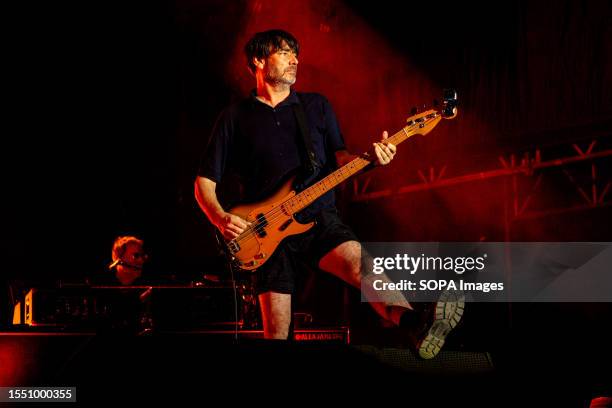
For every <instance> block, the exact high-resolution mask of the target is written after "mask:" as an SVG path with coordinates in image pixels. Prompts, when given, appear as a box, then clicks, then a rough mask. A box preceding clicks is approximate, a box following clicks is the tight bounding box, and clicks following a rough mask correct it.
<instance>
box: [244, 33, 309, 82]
mask: <svg viewBox="0 0 612 408" xmlns="http://www.w3.org/2000/svg"><path fill="white" fill-rule="evenodd" d="M283 41H285V42H286V43H287V45H288V46H289V48H291V50H292V51H293V52H295V54H296V55H297V54H299V52H300V45H299V44H298V40H296V38H295V37H294V36H293V35H291V34H290V33H288V32H287V31H283V30H268V31H262V32H260V33H257V34H255V35H254V36H253V37H251V39H250V40H249V41H248V42H247V43H246V45H245V46H244V53H245V54H246V58H247V66H248V67H249V71H251V73H252V74H254V73H255V64H254V63H253V58H267V57H269V56H270V54H273V53H275V52H276V51H278V50H280V48H281V46H282V44H283Z"/></svg>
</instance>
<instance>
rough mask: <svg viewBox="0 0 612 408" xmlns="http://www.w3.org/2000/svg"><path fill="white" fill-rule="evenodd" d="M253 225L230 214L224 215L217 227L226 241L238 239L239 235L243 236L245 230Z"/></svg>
mask: <svg viewBox="0 0 612 408" xmlns="http://www.w3.org/2000/svg"><path fill="white" fill-rule="evenodd" d="M250 225H251V223H250V222H248V221H246V220H244V219H242V218H240V217H239V216H237V215H234V214H230V213H228V212H226V213H224V214H223V215H222V216H221V217H219V219H218V220H217V222H216V223H215V226H216V227H217V229H219V231H220V232H221V234H222V235H223V238H225V239H226V240H232V239H234V238H236V237H237V236H238V235H240V234H242V233H243V232H244V230H245V229H246V228H247V227H248V226H250Z"/></svg>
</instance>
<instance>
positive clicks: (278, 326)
mask: <svg viewBox="0 0 612 408" xmlns="http://www.w3.org/2000/svg"><path fill="white" fill-rule="evenodd" d="M259 305H260V307H261V316H262V320H263V327H264V338H266V339H282V340H287V337H288V336H289V324H290V323H291V295H289V294H285V293H276V292H265V293H262V294H260V295H259Z"/></svg>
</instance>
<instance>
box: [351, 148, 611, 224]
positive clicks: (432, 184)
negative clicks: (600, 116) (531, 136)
mask: <svg viewBox="0 0 612 408" xmlns="http://www.w3.org/2000/svg"><path fill="white" fill-rule="evenodd" d="M602 145H605V143H598V138H593V139H592V140H590V141H589V142H588V145H587V146H583V147H581V146H579V145H578V143H571V144H568V145H567V146H570V147H571V148H572V149H573V151H574V154H572V155H565V156H562V157H557V158H554V159H550V160H542V148H541V147H536V148H535V149H534V150H532V151H529V152H524V153H522V154H521V155H517V154H510V155H509V156H506V157H504V156H503V155H500V156H499V157H498V163H499V165H500V166H499V167H498V168H495V169H490V170H483V171H479V172H473V173H470V174H465V175H457V176H454V177H449V176H448V171H447V170H448V167H449V166H448V164H444V165H441V166H438V168H436V167H433V166H431V167H429V169H428V171H427V172H424V171H422V170H417V176H418V178H419V179H420V180H421V182H418V183H413V184H408V185H404V186H400V187H397V188H393V189H384V190H378V191H368V187H369V186H370V184H371V177H372V176H370V175H367V174H365V175H364V176H363V177H361V178H356V179H353V191H352V197H351V198H350V201H352V202H363V201H370V200H375V199H379V198H385V197H389V196H392V195H393V196H397V195H400V194H410V193H415V192H421V191H428V190H435V189H439V188H442V187H449V186H457V185H461V184H466V183H474V182H482V181H485V180H491V179H495V178H500V177H504V178H509V183H510V189H509V190H510V191H509V197H508V200H509V211H508V214H507V215H508V217H506V222H512V221H515V220H518V219H522V218H534V217H541V216H546V215H550V214H558V213H563V212H568V211H575V210H584V209H592V208H597V207H605V206H609V205H611V204H612V200H611V199H610V198H609V194H608V193H609V192H610V187H611V185H612V181H611V180H610V174H605V172H604V173H603V174H602V172H600V169H601V168H603V167H602V166H606V165H607V166H608V167H607V168H612V163H610V158H612V149H609V148H605V147H604V148H602V147H600V146H602ZM556 147H559V146H556ZM598 148H599V149H601V150H598ZM519 157H520V158H519ZM576 163H584V164H586V165H588V166H590V177H589V179H588V180H586V181H585V180H580V179H579V178H578V177H576V176H575V174H574V172H575V171H576V169H572V168H571V166H570V165H573V164H576ZM545 169H553V170H559V171H560V172H561V174H563V175H564V176H565V178H566V179H567V181H569V183H568V185H571V186H573V188H574V189H575V191H576V192H577V193H578V194H579V195H580V197H581V201H582V203H578V204H576V205H572V206H567V207H560V208H545V209H539V210H537V209H533V208H530V204H531V203H532V201H533V198H534V196H535V195H536V194H537V193H538V191H539V190H540V187H541V185H542V183H543V177H542V175H543V170H545ZM585 169H586V168H581V170H582V171H585ZM519 177H529V178H530V179H531V188H530V189H529V191H527V192H525V191H522V190H521V189H519Z"/></svg>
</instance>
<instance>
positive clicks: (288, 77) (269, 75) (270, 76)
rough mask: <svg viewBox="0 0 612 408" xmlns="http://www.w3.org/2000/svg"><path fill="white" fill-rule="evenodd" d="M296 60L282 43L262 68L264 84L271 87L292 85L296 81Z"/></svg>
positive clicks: (294, 55)
mask: <svg viewBox="0 0 612 408" xmlns="http://www.w3.org/2000/svg"><path fill="white" fill-rule="evenodd" d="M297 66H298V59H297V55H296V54H295V52H293V51H292V50H291V48H289V46H288V45H287V43H286V42H285V41H283V43H282V45H281V48H280V49H278V50H276V52H274V53H272V54H270V56H269V57H268V58H266V60H265V64H264V67H263V72H264V78H265V80H266V82H268V83H269V84H272V85H279V84H284V85H293V84H294V83H295V80H296V79H297Z"/></svg>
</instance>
